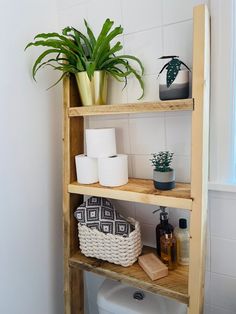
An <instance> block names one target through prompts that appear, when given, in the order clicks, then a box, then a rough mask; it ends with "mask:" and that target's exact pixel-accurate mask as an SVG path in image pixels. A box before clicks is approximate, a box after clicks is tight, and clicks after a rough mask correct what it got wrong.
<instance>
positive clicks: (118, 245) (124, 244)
mask: <svg viewBox="0 0 236 314" xmlns="http://www.w3.org/2000/svg"><path fill="white" fill-rule="evenodd" d="M127 221H128V222H130V223H131V224H132V225H134V227H135V230H133V231H132V232H131V233H130V235H129V236H128V237H123V236H121V235H113V234H110V233H107V234H105V233H103V232H101V231H98V230H97V229H91V228H88V227H86V226H85V225H81V224H79V223H78V231H79V240H80V249H81V252H82V253H83V254H84V255H85V256H88V257H96V258H98V259H102V260H104V261H108V262H110V263H114V264H118V265H122V266H124V267H127V266H130V265H132V264H133V263H134V262H135V261H136V260H137V258H138V256H139V255H140V254H141V252H142V241H141V232H140V224H139V222H138V221H136V220H134V219H133V218H127Z"/></svg>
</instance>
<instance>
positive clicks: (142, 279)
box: [63, 5, 210, 314]
mask: <svg viewBox="0 0 236 314" xmlns="http://www.w3.org/2000/svg"><path fill="white" fill-rule="evenodd" d="M193 21H194V27H193V72H192V78H193V80H192V86H193V88H192V90H193V92H192V94H193V98H192V99H182V100H173V101H164V102H148V103H132V104H120V105H107V106H94V107H82V106H81V104H80V97H79V94H78V91H77V87H76V82H75V80H74V78H73V77H71V78H66V79H65V80H64V134H63V141H64V145H63V147H64V180H63V215H64V294H65V313H66V314H83V313H84V291H83V290H84V288H83V271H84V270H87V271H92V272H94V273H97V274H100V275H104V276H106V277H109V278H113V279H117V280H120V281H121V282H123V283H127V284H130V285H132V286H135V287H138V288H142V289H144V290H147V291H151V292H153V293H157V294H160V295H164V296H168V297H170V298H173V299H176V300H178V301H180V302H183V303H185V304H187V305H188V314H201V313H203V298H204V273H205V267H204V264H205V235H206V218H207V194H208V191H207V182H208V132H209V72H210V71H209V63H210V62H209V55H210V48H209V46H210V34H209V32H210V31H209V13H208V9H207V7H206V5H198V6H196V7H195V8H194V17H193ZM182 110H185V111H186V110H191V111H192V153H191V156H192V157H191V159H192V160H191V164H192V167H191V184H180V183H179V184H177V185H176V188H175V189H174V190H171V191H158V190H155V189H154V188H153V186H152V182H151V180H143V179H132V178H130V179H129V183H128V184H127V185H125V186H122V187H118V188H106V187H102V186H100V185H99V184H91V185H82V184H79V183H77V182H76V169H75V162H74V157H75V156H76V155H78V154H82V153H83V152H84V117H85V116H92V115H93V116H96V115H109V114H124V113H129V114H132V113H143V112H162V111H182ZM83 194H85V195H94V196H102V197H107V198H112V199H120V200H126V201H135V202H140V203H145V204H154V205H162V206H169V207H176V208H182V209H188V210H189V211H190V214H191V219H190V236H191V237H190V264H189V267H185V266H179V267H178V268H177V269H176V270H175V271H171V272H170V273H169V275H168V277H165V278H162V279H159V280H156V281H151V280H150V279H149V277H148V276H147V275H146V274H145V273H144V272H143V271H142V269H141V268H140V267H139V265H138V263H135V264H134V265H132V266H130V267H128V268H124V267H122V266H118V265H115V264H111V263H108V262H104V261H101V260H97V259H95V258H87V257H85V256H84V255H83V254H81V252H80V250H79V245H78V235H77V234H78V230H77V222H76V220H75V219H74V216H73V212H74V210H75V208H76V207H77V206H78V204H80V203H82V201H83ZM149 251H153V249H152V248H148V247H145V248H144V252H149Z"/></svg>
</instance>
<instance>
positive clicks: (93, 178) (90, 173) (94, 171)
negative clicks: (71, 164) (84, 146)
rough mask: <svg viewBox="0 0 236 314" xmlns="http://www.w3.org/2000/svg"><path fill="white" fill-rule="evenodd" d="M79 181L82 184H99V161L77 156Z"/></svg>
mask: <svg viewBox="0 0 236 314" xmlns="http://www.w3.org/2000/svg"><path fill="white" fill-rule="evenodd" d="M75 164H76V175H77V181H78V182H79V183H81V184H91V183H96V182H98V161H97V159H96V158H91V157H88V156H86V155H77V156H75Z"/></svg>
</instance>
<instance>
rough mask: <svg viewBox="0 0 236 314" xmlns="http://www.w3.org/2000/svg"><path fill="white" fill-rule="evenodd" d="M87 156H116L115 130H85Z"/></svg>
mask: <svg viewBox="0 0 236 314" xmlns="http://www.w3.org/2000/svg"><path fill="white" fill-rule="evenodd" d="M85 136H86V145H87V155H88V156H89V157H94V158H100V157H109V156H113V155H116V135H115V128H106V129H86V130H85Z"/></svg>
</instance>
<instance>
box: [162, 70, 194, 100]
mask: <svg viewBox="0 0 236 314" xmlns="http://www.w3.org/2000/svg"><path fill="white" fill-rule="evenodd" d="M166 76H167V71H163V72H162V73H161V75H160V81H159V97H160V99H161V100H171V99H185V98H188V97H189V71H188V70H180V71H179V73H178V75H177V77H176V79H175V80H174V82H173V83H172V84H171V85H170V86H169V87H167V84H166Z"/></svg>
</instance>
